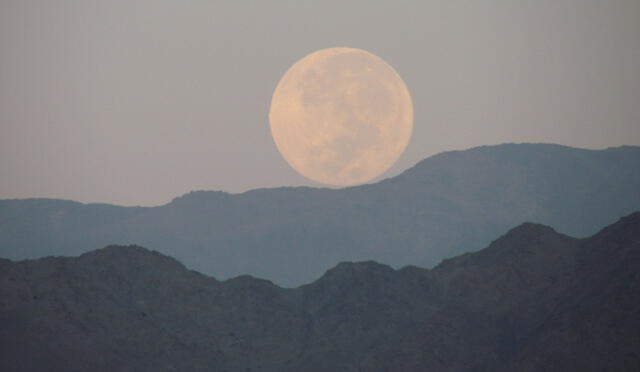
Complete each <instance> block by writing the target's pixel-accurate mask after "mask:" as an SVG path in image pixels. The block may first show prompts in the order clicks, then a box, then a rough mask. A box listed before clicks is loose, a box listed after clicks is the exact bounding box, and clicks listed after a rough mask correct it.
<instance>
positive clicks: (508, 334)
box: [0, 212, 640, 372]
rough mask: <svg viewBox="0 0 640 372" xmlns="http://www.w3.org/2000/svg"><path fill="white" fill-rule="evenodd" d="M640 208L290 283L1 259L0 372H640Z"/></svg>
mask: <svg viewBox="0 0 640 372" xmlns="http://www.w3.org/2000/svg"><path fill="white" fill-rule="evenodd" d="M638 288H640V212H636V213H633V214H631V215H629V216H627V217H625V218H622V219H620V220H619V221H618V222H616V223H615V224H613V225H611V226H609V227H607V228H605V229H603V230H602V231H600V232H599V233H598V234H596V235H594V236H592V237H590V238H588V239H576V238H571V237H568V236H566V235H562V234H559V233H557V232H556V231H555V230H553V229H552V228H550V227H547V226H543V225H538V224H532V223H526V224H522V225H520V226H518V227H516V228H513V229H511V230H510V231H509V232H508V233H507V234H505V235H504V236H502V237H501V238H499V239H497V240H495V241H494V242H492V243H491V244H490V245H489V247H487V248H486V249H483V250H481V251H478V252H474V253H467V254H464V255H461V256H458V257H455V258H451V259H447V260H445V261H444V262H443V263H441V264H440V265H438V266H436V267H435V268H434V269H432V270H429V269H422V268H417V267H415V266H407V267H404V268H402V269H399V270H394V269H392V268H390V267H389V266H386V265H382V264H379V263H376V262H373V261H367V262H359V263H353V262H343V263H340V264H338V265H337V266H335V267H334V268H332V269H330V270H328V271H327V272H326V273H325V274H324V275H323V276H322V277H320V278H319V279H317V280H316V281H314V282H312V283H310V284H308V285H304V286H301V287H298V288H295V289H283V288H280V287H278V286H276V285H274V284H272V283H271V282H269V281H266V280H261V279H255V278H252V277H250V276H246V275H245V276H240V277H236V278H233V279H229V280H226V281H223V282H220V281H218V280H216V279H213V278H210V277H207V276H204V275H202V274H200V273H197V272H194V271H190V270H187V269H186V268H185V267H184V266H183V265H182V264H181V263H180V262H178V261H176V260H175V259H173V258H170V257H167V256H163V255H161V254H159V253H157V252H153V251H149V250H147V249H144V248H141V247H137V246H110V247H106V248H103V249H98V250H95V251H91V252H87V253H84V254H82V255H81V256H80V257H73V258H60V257H57V258H42V259H37V260H27V261H21V262H11V261H9V260H2V259H0V344H1V345H2V347H0V370H3V371H16V372H19V371H42V370H56V371H58V370H59V371H114V370H117V371H154V372H155V371H161V370H162V371H169V370H171V371H212V370H214V371H234V372H235V371H254V372H255V371H262V372H287V371H291V372H294V371H295V372H297V371H307V372H334V371H370V372H378V371H394V372H415V371H432V370H433V371H452V372H457V371H460V372H463V371H464V372H466V371H497V372H501V371H505V372H506V371H543V370H544V371H563V372H564V371H603V370H611V371H637V370H639V369H640V338H638V333H637V331H638V329H640V317H638V311H640V291H638Z"/></svg>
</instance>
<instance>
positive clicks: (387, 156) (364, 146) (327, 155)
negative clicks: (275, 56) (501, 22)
mask: <svg viewBox="0 0 640 372" xmlns="http://www.w3.org/2000/svg"><path fill="white" fill-rule="evenodd" d="M269 122H270V124H271V135H272V136H273V140H274V141H275V143H276V146H277V147H278V150H279V151H280V153H281V154H282V156H283V157H284V159H285V160H286V161H287V162H288V163H289V165H290V166H291V167H292V168H293V169H295V170H296V171H297V172H298V173H300V174H302V175H303V176H305V177H307V178H309V179H311V180H314V181H316V182H320V183H323V184H329V185H336V186H351V185H357V184H362V183H366V182H368V181H371V180H372V179H374V178H376V177H378V176H380V175H381V174H383V173H384V172H385V171H386V170H387V169H389V168H390V167H391V166H392V165H393V164H394V163H395V162H396V160H398V158H399V157H400V155H401V154H402V153H403V152H404V150H405V148H406V147H407V144H408V143H409V139H410V138H411V132H412V130H413V105H412V103H411V95H410V94H409V91H408V89H407V87H406V85H405V84H404V82H403V81H402V78H400V76H399V75H398V73H397V72H396V71H395V70H394V69H393V68H392V67H391V66H390V65H388V64H387V63H386V62H385V61H383V60H382V59H381V58H380V57H377V56H375V55H373V54H371V53H369V52H367V51H364V50H361V49H353V48H329V49H322V50H319V51H316V52H313V53H311V54H309V55H307V56H305V57H304V58H302V59H301V60H299V61H298V62H296V63H295V64H294V65H293V66H291V68H289V70H288V71H287V72H286V73H285V74H284V76H283V77H282V79H281V80H280V82H279V83H278V86H277V87H276V89H275V91H274V93H273V98H272V100H271V110H270V112H269Z"/></svg>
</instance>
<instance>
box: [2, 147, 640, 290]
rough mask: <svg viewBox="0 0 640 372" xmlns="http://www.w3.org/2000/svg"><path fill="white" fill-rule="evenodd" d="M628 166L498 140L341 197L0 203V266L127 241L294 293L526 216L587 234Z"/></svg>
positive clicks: (612, 201) (491, 233)
mask: <svg viewBox="0 0 640 372" xmlns="http://www.w3.org/2000/svg"><path fill="white" fill-rule="evenodd" d="M638 169H640V147H629V146H625V147H618V148H611V149H607V150H598V151H594V150H582V149H574V148H569V147H563V146H558V145H546V144H507V145H499V146H489V147H478V148H474V149H471V150H467V151H452V152H446V153H442V154H439V155H436V156H433V157H430V158H428V159H426V160H424V161H422V162H420V163H418V164H417V165H416V166H414V167H413V168H411V169H409V170H407V171H406V172H404V173H402V174H401V175H399V176H397V177H394V178H390V179H386V180H383V181H381V182H378V183H376V184H371V185H364V186H359V187H351V188H346V189H340V190H331V189H313V188H305V187H299V188H277V189H259V190H254V191H249V192H246V193H243V194H237V195H234V194H227V193H223V192H192V193H190V194H187V195H184V196H182V197H179V198H177V199H175V200H173V201H172V202H171V203H169V204H167V205H163V206H160V207H149V208H142V207H130V208H125V207H117V206H112V205H100V204H80V203H76V202H71V201H62V200H50V199H25V200H2V201H0V257H4V258H9V259H24V258H37V257H44V256H49V255H67V256H72V255H78V254H81V253H83V252H86V251H87V250H88V249H95V248H99V247H103V246H106V245H110V244H125V245H126V244H138V245H142V246H145V247H149V248H152V249H155V250H157V251H159V252H162V253H165V254H168V255H171V256H173V257H176V258H177V259H179V260H180V261H181V262H184V263H185V264H186V265H187V267H189V268H192V269H195V270H198V271H200V272H202V273H206V274H210V275H214V276H216V277H219V278H228V277H232V276H236V275H240V274H251V275H254V276H259V277H263V278H267V279H270V280H273V281H275V282H276V283H278V284H280V285H285V286H296V285H300V284H302V283H308V282H309V281H311V280H313V279H314V278H317V277H318V276H319V275H321V274H322V273H323V272H324V271H325V270H327V269H328V268H330V267H332V266H334V265H335V264H336V263H338V262H340V261H358V260H370V259H371V260H375V261H378V262H382V263H385V264H389V265H391V266H392V267H396V268H397V267H401V266H403V265H407V264H414V265H417V266H422V267H431V266H433V265H435V264H436V263H438V262H439V261H440V260H442V259H443V258H446V257H452V256H455V255H457V254H461V253H464V252H469V251H474V250H478V249H480V248H482V247H483V246H486V244H488V243H489V242H490V241H491V239H493V238H494V237H495V236H497V235H498V234H500V233H502V232H503V231H506V230H507V229H508V228H509V227H511V226H514V225H517V224H518V223H522V222H525V221H532V222H536V223H544V224H548V225H551V226H554V227H556V228H557V229H558V231H561V232H563V233H566V234H569V235H572V236H578V237H584V236H588V235H590V234H593V233H595V232H596V231H597V229H598V228H600V227H601V226H605V225H607V224H610V223H612V222H613V221H615V220H616V219H617V218H619V217H620V216H623V215H626V214H628V213H631V212H632V211H634V210H638V209H640V192H638V190H640V172H638ZM168 177H170V175H168Z"/></svg>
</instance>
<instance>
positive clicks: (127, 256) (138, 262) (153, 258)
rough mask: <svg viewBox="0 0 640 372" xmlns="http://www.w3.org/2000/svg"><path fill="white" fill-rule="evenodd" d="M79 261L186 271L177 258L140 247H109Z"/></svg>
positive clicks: (89, 253)
mask: <svg viewBox="0 0 640 372" xmlns="http://www.w3.org/2000/svg"><path fill="white" fill-rule="evenodd" d="M79 259H80V260H82V261H85V262H87V263H89V264H97V265H115V266H119V267H124V268H128V267H131V266H132V265H133V266H147V267H152V266H159V267H165V268H167V267H173V268H174V269H180V270H186V268H185V266H184V265H183V264H182V263H181V262H179V261H178V260H176V259H175V258H173V257H169V256H165V255H163V254H161V253H159V252H157V251H153V250H149V249H147V248H144V247H141V246H139V245H109V246H106V247H104V248H100V249H96V250H93V251H89V252H87V253H84V254H82V255H81V256H80V257H79Z"/></svg>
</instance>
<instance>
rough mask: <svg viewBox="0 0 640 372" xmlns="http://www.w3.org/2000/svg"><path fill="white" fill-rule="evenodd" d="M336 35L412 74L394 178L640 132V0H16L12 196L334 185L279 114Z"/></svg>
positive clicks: (5, 147) (7, 180) (11, 22)
mask: <svg viewBox="0 0 640 372" xmlns="http://www.w3.org/2000/svg"><path fill="white" fill-rule="evenodd" d="M334 46H348V47H354V48H361V49H365V50H368V51H370V52H372V53H374V54H376V55H378V56H380V57H382V58H383V59H385V60H386V61H387V62H388V63H389V64H391V65H392V66H393V67H394V68H395V69H396V70H397V71H398V73H399V74H400V75H401V76H402V77H403V79H404V80H405V82H406V84H407V86H408V88H409V90H410V91H411V94H412V97H413V103H414V111H415V127H414V134H413V138H412V140H411V142H410V144H409V147H408V149H407V151H406V152H405V154H404V155H403V156H402V157H401V159H400V160H399V161H398V163H397V164H396V165H395V166H394V167H393V168H392V169H391V170H390V171H389V172H387V173H386V174H385V175H384V176H383V178H384V177H389V176H393V175H395V174H398V173H399V172H401V171H402V170H404V169H406V168H408V167H410V166H412V165H413V164H415V163H416V162H418V161H419V160H421V159H423V158H425V157H427V156H430V155H433V154H435V153H438V152H441V151H446V150H453V149H465V148H469V147H473V146H477V145H489V144H497V143H503V142H552V143H559V144H564V145H570V146H577V147H586V148H604V147H608V146H619V145H623V144H628V145H640V1H637V0H628V1H615V0H608V1H600V0H574V1H563V0H531V1H524V0H523V1H512V0H504V1H498V0H492V1H478V0H474V1H471V0H470V1H455V0H442V1H415V2H403V1H371V0H369V1H351V2H347V1H344V0H340V1H327V0H323V1H313V2H312V1H299V0H298V1H275V0H274V1H251V2H246V1H237V0H234V1H158V0H145V1H135V0H126V1H117V0H109V1H90V0H77V1H68V0H60V1H28V0H0V198H23V197H55V198H65V199H73V200H78V201H83V202H106V203H115V204H122V205H159V204H164V203H166V202H168V201H170V200H171V199H172V198H174V197H176V196H178V195H181V194H184V193H186V192H189V191H191V190H201V189H205V190H224V191H230V192H241V191H244V190H248V189H252V188H259V187H274V186H291V185H311V186H317V185H316V184H314V183H313V182H311V181H308V180H306V179H305V178H303V177H302V176H300V175H298V174H297V173H296V172H295V171H294V170H292V169H291V168H289V166H288V165H287V163H286V162H285V161H284V160H283V159H282V158H281V156H280V154H279V152H278V150H277V149H276V146H275V145H274V143H273V140H272V139H271V135H270V132H269V123H268V118H267V117H268V110H269V104H270V99H271V94H272V93H273V90H274V88H275V86H276V84H277V83H278V81H279V79H280V77H281V76H282V74H283V73H284V72H285V71H286V70H287V69H288V68H289V66H290V65H291V64H293V63H294V62H295V61H296V60H298V59H300V58H301V57H303V56H304V55H306V54H308V53H310V52H313V51H315V50H317V49H321V48H327V47H334Z"/></svg>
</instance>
